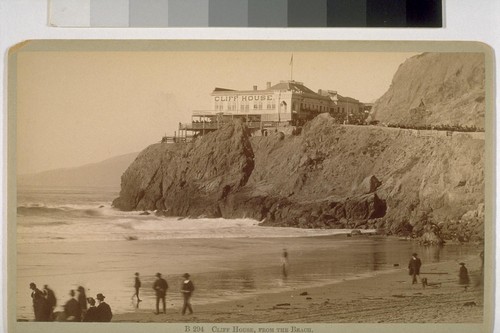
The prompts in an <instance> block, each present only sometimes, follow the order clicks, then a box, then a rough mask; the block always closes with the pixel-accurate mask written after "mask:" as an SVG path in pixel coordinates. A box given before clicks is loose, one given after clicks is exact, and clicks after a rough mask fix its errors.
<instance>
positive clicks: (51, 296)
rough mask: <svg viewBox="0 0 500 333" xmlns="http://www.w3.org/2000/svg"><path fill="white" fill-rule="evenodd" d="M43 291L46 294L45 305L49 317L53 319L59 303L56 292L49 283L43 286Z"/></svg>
mask: <svg viewBox="0 0 500 333" xmlns="http://www.w3.org/2000/svg"><path fill="white" fill-rule="evenodd" d="M43 293H44V295H45V306H46V309H45V310H46V311H47V318H48V319H49V321H52V320H53V318H54V309H55V307H56V305H57V299H56V294H55V293H54V291H53V290H52V289H50V288H49V286H48V285H45V286H43Z"/></svg>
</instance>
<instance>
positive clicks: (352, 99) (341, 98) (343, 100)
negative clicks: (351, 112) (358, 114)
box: [337, 94, 359, 103]
mask: <svg viewBox="0 0 500 333" xmlns="http://www.w3.org/2000/svg"><path fill="white" fill-rule="evenodd" d="M337 96H338V99H339V102H349V103H359V101H358V100H357V99H355V98H352V97H344V96H341V95H339V94H337Z"/></svg>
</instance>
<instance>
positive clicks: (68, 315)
mask: <svg viewBox="0 0 500 333" xmlns="http://www.w3.org/2000/svg"><path fill="white" fill-rule="evenodd" d="M75 295H76V293H75V291H74V290H73V289H71V290H70V291H69V296H70V297H71V298H70V299H69V300H68V301H67V302H66V304H64V315H65V320H66V321H82V308H81V306H80V303H78V301H77V300H76V299H75Z"/></svg>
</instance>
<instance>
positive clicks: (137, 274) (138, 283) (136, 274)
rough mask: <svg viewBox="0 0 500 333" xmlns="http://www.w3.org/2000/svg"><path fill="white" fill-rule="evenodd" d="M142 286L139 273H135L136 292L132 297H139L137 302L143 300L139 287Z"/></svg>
mask: <svg viewBox="0 0 500 333" xmlns="http://www.w3.org/2000/svg"><path fill="white" fill-rule="evenodd" d="M140 288H141V279H139V273H135V281H134V289H135V293H134V295H132V299H134V297H137V303H138V304H139V302H142V300H141V299H140V298H139V289H140Z"/></svg>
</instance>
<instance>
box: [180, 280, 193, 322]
mask: <svg viewBox="0 0 500 333" xmlns="http://www.w3.org/2000/svg"><path fill="white" fill-rule="evenodd" d="M183 277H184V282H183V283H182V287H181V293H182V296H183V297H184V305H183V307H182V315H185V314H186V310H187V309H189V314H193V308H192V307H191V303H190V301H189V300H190V299H191V295H192V294H193V291H194V284H193V282H191V280H190V279H189V274H188V273H185V274H184V275H183Z"/></svg>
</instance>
